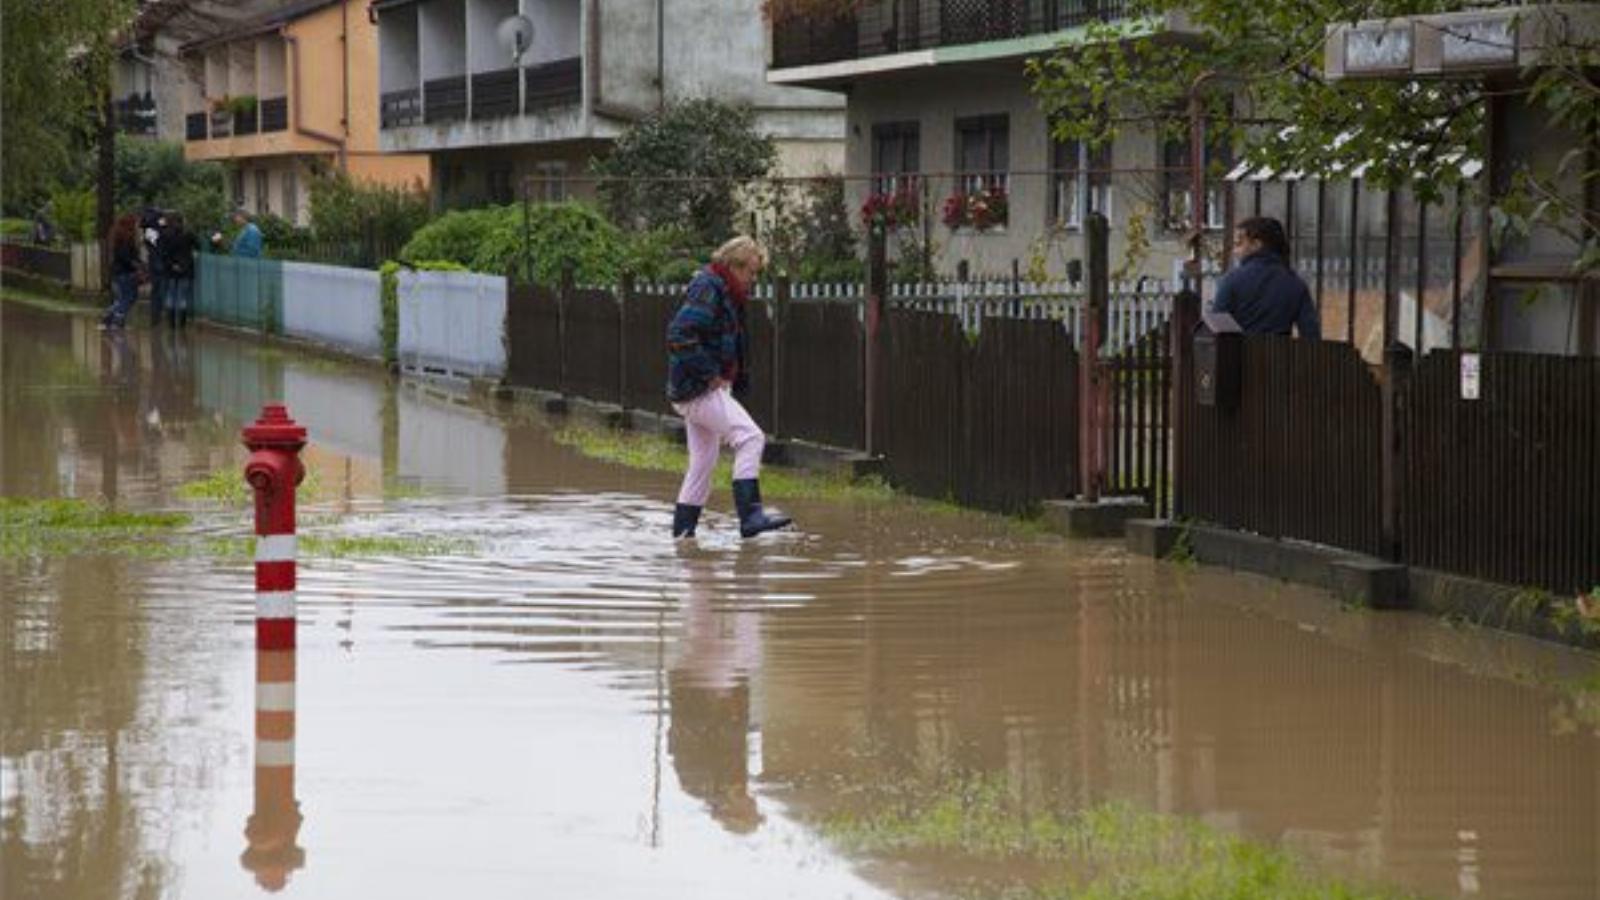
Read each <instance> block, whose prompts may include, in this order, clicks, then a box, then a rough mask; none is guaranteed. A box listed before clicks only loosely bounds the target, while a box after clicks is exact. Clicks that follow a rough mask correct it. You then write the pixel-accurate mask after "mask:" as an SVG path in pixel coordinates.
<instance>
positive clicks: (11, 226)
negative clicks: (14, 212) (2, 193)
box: [0, 217, 33, 238]
mask: <svg viewBox="0 0 1600 900" xmlns="http://www.w3.org/2000/svg"><path fill="white" fill-rule="evenodd" d="M32 236H33V223H32V222H30V221H28V220H27V219H13V218H10V217H7V218H4V219H0V237H8V238H30V237H32Z"/></svg>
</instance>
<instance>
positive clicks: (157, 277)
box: [140, 210, 167, 327]
mask: <svg viewBox="0 0 1600 900" xmlns="http://www.w3.org/2000/svg"><path fill="white" fill-rule="evenodd" d="M140 224H141V225H142V226H143V237H144V258H145V271H146V272H148V273H149V274H150V325H151V326H152V327H154V326H156V325H159V324H161V310H162V308H163V307H164V306H166V304H167V262H166V259H165V258H164V255H163V254H162V252H161V240H162V238H163V237H165V235H166V229H167V217H166V215H165V214H164V213H162V212H160V211H159V210H148V211H146V212H145V214H144V220H143V221H142V222H141V223H140Z"/></svg>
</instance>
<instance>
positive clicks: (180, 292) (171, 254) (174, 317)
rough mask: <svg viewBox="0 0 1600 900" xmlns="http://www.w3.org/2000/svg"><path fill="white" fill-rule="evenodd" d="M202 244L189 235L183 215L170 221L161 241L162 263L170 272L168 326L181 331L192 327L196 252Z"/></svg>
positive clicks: (177, 215) (168, 272)
mask: <svg viewBox="0 0 1600 900" xmlns="http://www.w3.org/2000/svg"><path fill="white" fill-rule="evenodd" d="M198 245H199V241H197V240H196V239H195V236H194V232H192V231H190V230H189V229H188V227H187V225H186V224H185V223H184V221H183V216H182V214H180V213H173V214H172V215H171V216H170V217H169V218H168V220H167V230H166V234H164V235H163V236H162V238H161V245H160V246H161V256H162V263H163V264H164V265H165V266H166V271H167V297H166V305H167V324H168V325H169V326H171V327H173V328H182V327H184V326H185V325H188V324H189V305H190V304H191V303H192V302H193V301H194V267H195V258H194V256H195V251H196V250H197V249H198Z"/></svg>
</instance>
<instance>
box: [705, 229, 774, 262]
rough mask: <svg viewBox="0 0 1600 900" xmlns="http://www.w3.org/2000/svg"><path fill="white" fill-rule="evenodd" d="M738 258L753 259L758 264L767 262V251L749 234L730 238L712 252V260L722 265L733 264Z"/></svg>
mask: <svg viewBox="0 0 1600 900" xmlns="http://www.w3.org/2000/svg"><path fill="white" fill-rule="evenodd" d="M737 260H751V261H754V262H755V263H756V264H757V265H760V266H765V265H766V264H767V251H766V248H765V247H762V246H761V245H760V244H759V243H757V242H756V239H755V238H753V237H750V236H749V235H747V234H741V235H739V236H738V237H733V238H729V239H728V240H727V242H726V243H724V244H723V245H722V246H721V247H718V248H717V249H716V252H714V253H712V254H711V261H712V262H714V263H716V264H717V265H720V266H727V265H732V264H733V263H734V262H735V261H737Z"/></svg>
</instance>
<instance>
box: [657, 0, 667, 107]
mask: <svg viewBox="0 0 1600 900" xmlns="http://www.w3.org/2000/svg"><path fill="white" fill-rule="evenodd" d="M666 108H667V0H656V109H658V110H662V109H666Z"/></svg>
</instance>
